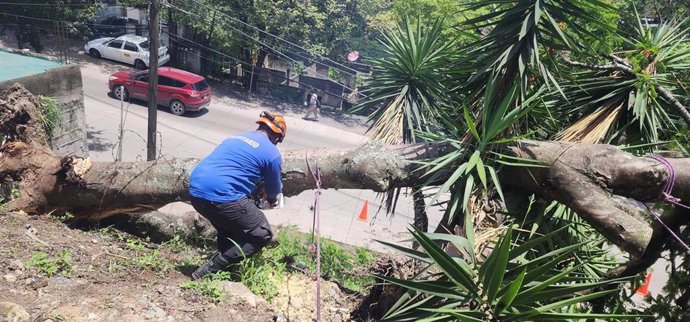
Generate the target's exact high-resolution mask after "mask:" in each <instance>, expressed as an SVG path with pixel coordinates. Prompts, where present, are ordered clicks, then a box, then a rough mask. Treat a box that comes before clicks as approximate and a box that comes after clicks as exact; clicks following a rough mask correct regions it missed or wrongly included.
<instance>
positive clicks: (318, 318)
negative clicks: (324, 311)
mask: <svg viewBox="0 0 690 322" xmlns="http://www.w3.org/2000/svg"><path fill="white" fill-rule="evenodd" d="M304 160H305V161H306V162H307V171H308V172H309V173H311V175H312V176H313V177H314V181H315V183H316V190H315V191H314V223H315V227H316V229H315V230H316V322H321V233H320V230H321V223H320V221H319V214H320V208H321V206H320V204H321V202H320V199H321V198H320V197H321V169H319V164H318V163H317V164H316V172H314V171H312V170H311V166H310V165H309V159H308V158H307V154H306V153H305V154H304ZM313 250H314V244H313V243H312V244H311V245H309V251H310V252H313Z"/></svg>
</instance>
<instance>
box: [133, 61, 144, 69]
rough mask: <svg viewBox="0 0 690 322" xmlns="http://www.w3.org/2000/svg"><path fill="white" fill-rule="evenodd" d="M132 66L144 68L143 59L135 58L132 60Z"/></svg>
mask: <svg viewBox="0 0 690 322" xmlns="http://www.w3.org/2000/svg"><path fill="white" fill-rule="evenodd" d="M134 68H136V69H146V64H144V61H143V60H141V59H137V60H135V61H134Z"/></svg>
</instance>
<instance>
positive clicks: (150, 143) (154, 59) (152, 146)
mask: <svg viewBox="0 0 690 322" xmlns="http://www.w3.org/2000/svg"><path fill="white" fill-rule="evenodd" d="M159 4H160V0H151V3H150V5H149V127H148V137H147V140H146V160H148V161H153V160H155V159H156V131H157V130H156V124H157V122H158V102H157V101H156V92H157V91H158V7H159Z"/></svg>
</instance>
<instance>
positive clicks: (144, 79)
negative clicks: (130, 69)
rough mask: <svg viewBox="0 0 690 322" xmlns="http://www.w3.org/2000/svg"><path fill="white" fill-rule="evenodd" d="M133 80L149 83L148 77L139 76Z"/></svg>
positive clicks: (144, 75)
mask: <svg viewBox="0 0 690 322" xmlns="http://www.w3.org/2000/svg"><path fill="white" fill-rule="evenodd" d="M134 80H136V81H138V82H144V83H148V82H149V75H147V74H141V75H138V76H136V77H134Z"/></svg>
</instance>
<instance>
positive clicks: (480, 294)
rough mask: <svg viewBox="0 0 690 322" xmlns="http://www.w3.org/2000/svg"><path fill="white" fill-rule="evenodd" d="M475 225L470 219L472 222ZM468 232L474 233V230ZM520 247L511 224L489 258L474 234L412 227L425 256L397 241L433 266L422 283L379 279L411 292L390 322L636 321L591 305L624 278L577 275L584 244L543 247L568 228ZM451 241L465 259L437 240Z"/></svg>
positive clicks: (388, 318) (409, 253) (388, 317)
mask: <svg viewBox="0 0 690 322" xmlns="http://www.w3.org/2000/svg"><path fill="white" fill-rule="evenodd" d="M466 223H467V222H466ZM469 226H470V227H468V232H470V230H471V229H472V227H471V225H469ZM563 229H565V228H561V229H560V230H556V231H553V232H551V233H549V234H546V235H543V236H541V237H536V238H532V239H529V240H527V241H523V242H520V243H519V244H516V243H514V240H513V233H514V227H513V226H511V227H509V228H508V229H507V230H506V232H505V234H504V235H503V236H501V237H500V238H499V239H498V240H497V241H496V243H495V246H494V249H493V251H492V252H491V253H490V254H489V255H488V256H486V258H483V257H482V256H481V254H475V253H474V250H473V237H472V234H471V233H470V234H468V238H463V237H460V236H455V235H441V234H425V233H423V232H420V231H417V230H411V233H412V235H413V236H414V238H415V240H416V241H417V242H418V243H419V244H420V245H421V246H422V247H423V249H424V251H416V250H413V249H409V248H405V247H402V246H399V245H396V244H392V243H386V242H383V243H384V244H386V245H388V246H390V247H393V248H394V249H397V250H399V251H401V252H402V253H404V254H405V255H407V256H409V257H411V258H414V259H417V260H420V261H423V262H426V263H428V267H427V269H425V270H424V271H423V272H422V273H420V274H419V275H418V276H417V278H415V279H414V280H401V279H396V278H392V277H386V276H379V278H381V279H382V280H384V281H386V282H388V283H391V284H395V285H398V286H400V287H403V288H404V289H407V290H408V292H407V293H405V295H403V297H402V298H401V299H400V300H399V301H398V302H397V303H396V304H395V305H394V306H393V307H392V308H391V309H390V310H389V311H388V313H387V314H386V315H385V316H384V318H383V319H382V320H383V321H496V322H498V321H543V320H555V321H566V320H573V319H594V318H602V319H630V318H633V317H634V316H630V315H622V314H596V313H591V312H589V311H588V309H587V304H586V302H587V301H590V300H592V299H596V298H599V297H602V296H605V295H608V294H612V293H615V292H618V290H617V289H613V290H604V291H599V290H598V288H599V287H602V286H606V285H609V284H617V283H621V282H623V281H624V280H621V279H617V280H609V281H594V282H592V281H587V280H583V279H581V278H579V277H577V276H573V275H574V274H573V272H575V271H576V270H578V269H579V268H580V267H581V266H582V264H577V263H576V262H575V261H574V260H573V255H574V254H575V253H576V252H577V250H578V248H579V247H580V246H581V245H580V244H574V245H561V247H559V248H557V249H555V250H552V251H550V252H548V253H541V252H536V251H535V247H537V246H539V245H541V244H544V243H548V242H553V240H552V238H553V237H554V236H555V235H556V234H557V233H559V232H560V231H561V230H563ZM434 239H437V240H443V241H445V242H449V243H450V244H452V245H453V247H455V248H456V249H458V250H459V253H461V254H463V255H462V258H461V257H454V256H450V255H449V254H448V253H447V252H446V251H445V250H444V249H443V248H441V247H440V246H439V245H438V244H437V243H436V242H435V241H434Z"/></svg>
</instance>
